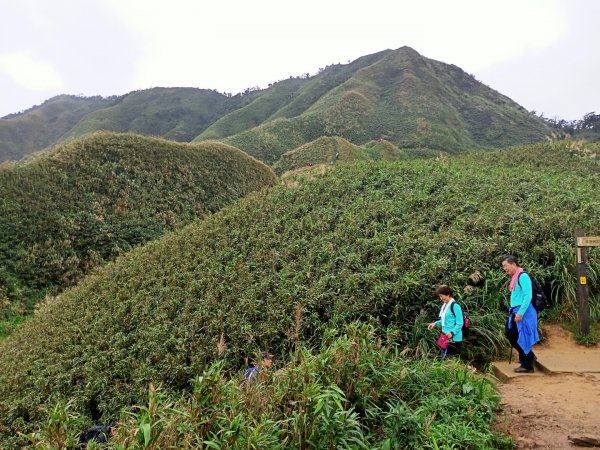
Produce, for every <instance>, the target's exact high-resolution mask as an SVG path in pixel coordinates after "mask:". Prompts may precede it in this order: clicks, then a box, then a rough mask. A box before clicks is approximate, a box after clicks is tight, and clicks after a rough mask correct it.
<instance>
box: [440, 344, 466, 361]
mask: <svg viewBox="0 0 600 450" xmlns="http://www.w3.org/2000/svg"><path fill="white" fill-rule="evenodd" d="M461 348H462V342H449V343H448V347H446V350H444V358H458V357H459V356H460V350H461Z"/></svg>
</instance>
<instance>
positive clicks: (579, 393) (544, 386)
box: [495, 325, 600, 450]
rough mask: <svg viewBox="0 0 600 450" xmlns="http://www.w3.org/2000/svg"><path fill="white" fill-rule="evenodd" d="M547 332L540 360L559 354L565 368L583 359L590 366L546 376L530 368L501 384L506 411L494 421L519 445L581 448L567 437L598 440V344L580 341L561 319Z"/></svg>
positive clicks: (538, 352)
mask: <svg viewBox="0 0 600 450" xmlns="http://www.w3.org/2000/svg"><path fill="white" fill-rule="evenodd" d="M543 332H544V337H545V338H544V341H543V342H542V343H540V344H538V345H536V347H535V348H534V351H535V353H536V355H537V356H538V360H539V361H540V362H542V361H543V360H544V355H547V358H546V359H547V360H548V359H550V356H551V355H552V356H553V357H554V358H556V356H557V355H559V357H560V359H561V364H560V365H561V367H565V368H567V369H565V370H570V369H568V368H569V367H571V368H575V369H576V368H577V367H583V366H582V364H584V365H586V366H587V368H585V369H583V370H581V371H579V370H577V371H575V370H574V371H568V372H567V371H565V372H561V371H557V372H554V371H552V372H551V373H549V374H545V375H543V376H531V375H529V374H527V375H522V376H518V377H515V378H512V379H511V380H510V381H508V382H505V383H502V384H500V385H499V386H500V393H501V396H502V401H501V404H502V407H503V412H502V413H500V414H499V415H498V416H497V418H496V423H495V427H496V428H497V429H498V431H502V432H505V433H508V434H510V435H511V436H512V437H513V439H514V440H515V442H516V443H517V448H518V449H527V448H537V449H548V450H555V449H556V450H559V449H573V448H583V447H578V446H577V445H574V444H573V443H572V442H571V441H570V440H569V437H573V438H581V437H590V438H593V439H598V440H600V367H597V368H596V367H595V365H597V364H596V363H595V361H597V360H598V359H597V358H598V357H599V356H600V347H598V346H595V347H584V346H581V345H577V344H576V343H575V342H574V340H573V338H572V336H571V333H570V332H568V331H566V330H564V329H563V328H562V327H560V326H559V325H546V326H544V327H543ZM591 360H593V361H594V362H593V364H592V367H591V368H590V361H591ZM515 367H517V365H516V364H515ZM599 442H600V441H599ZM588 448H589V447H588ZM596 448H598V447H596Z"/></svg>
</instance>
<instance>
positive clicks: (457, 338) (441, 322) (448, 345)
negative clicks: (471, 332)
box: [427, 284, 464, 358]
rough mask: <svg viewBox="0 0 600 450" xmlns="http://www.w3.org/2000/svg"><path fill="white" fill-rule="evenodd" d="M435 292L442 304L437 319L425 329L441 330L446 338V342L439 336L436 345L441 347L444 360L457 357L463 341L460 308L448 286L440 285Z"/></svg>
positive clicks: (462, 316) (462, 317)
mask: <svg viewBox="0 0 600 450" xmlns="http://www.w3.org/2000/svg"><path fill="white" fill-rule="evenodd" d="M435 292H436V294H437V295H438V296H439V298H440V300H441V301H442V303H443V304H442V308H441V309H440V316H439V319H438V320H437V321H435V322H431V323H430V324H428V325H427V328H428V329H430V330H431V329H433V328H434V327H439V328H441V329H442V334H444V335H445V337H446V338H447V342H446V339H445V338H444V336H440V340H438V345H440V346H441V347H442V351H443V356H444V358H446V357H454V356H459V355H460V350H461V347H462V340H463V335H462V326H463V322H464V315H463V312H462V308H461V307H460V305H459V304H458V303H457V302H456V301H455V300H454V297H453V294H454V292H453V291H452V288H451V287H450V286H448V285H446V284H442V285H441V286H438V288H437V289H436V290H435ZM453 304H454V305H453Z"/></svg>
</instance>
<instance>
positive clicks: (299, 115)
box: [197, 47, 551, 164]
mask: <svg viewBox="0 0 600 450" xmlns="http://www.w3.org/2000/svg"><path fill="white" fill-rule="evenodd" d="M369 56H370V58H369V59H366V57H365V58H361V59H360V60H357V61H355V62H353V63H350V64H348V65H337V66H332V67H329V68H328V69H327V70H324V71H323V72H321V73H319V74H317V75H315V76H314V77H313V78H311V79H310V80H309V82H307V83H305V84H302V85H300V86H299V87H298V90H297V92H296V93H295V95H294V96H292V100H290V101H294V99H295V98H298V99H300V98H302V99H304V101H305V102H306V101H307V100H308V99H310V103H309V104H308V105H306V107H305V108H304V109H298V110H296V109H295V110H294V114H291V113H290V111H289V110H287V109H285V108H282V110H281V111H280V112H279V111H278V112H273V114H272V115H271V116H270V117H269V118H268V119H266V120H265V119H264V118H263V117H264V114H261V112H262V103H259V101H260V100H261V99H260V98H259V99H256V100H254V102H251V103H249V104H248V105H247V106H245V107H244V116H245V117H246V120H245V121H244V123H245V124H247V125H250V126H246V129H245V130H240V131H238V132H237V134H234V135H231V134H228V133H220V131H221V130H234V129H236V128H235V127H234V122H235V123H237V122H236V121H237V115H235V114H232V115H229V116H224V117H223V118H221V119H219V121H217V122H215V124H214V125H212V126H211V127H209V128H208V129H207V130H206V131H205V132H204V133H203V134H201V135H200V136H198V138H197V139H205V138H211V139H213V138H221V139H225V141H226V142H227V143H229V144H231V145H234V146H235V147H238V148H241V149H242V150H244V151H246V152H248V153H249V154H251V155H253V156H255V157H256V158H258V159H260V160H261V161H265V162H266V163H268V164H273V163H274V162H275V161H277V160H278V159H279V157H280V156H281V155H282V154H283V153H285V152H287V151H289V150H292V149H295V148H297V147H299V146H301V145H303V144H305V143H307V142H310V141H313V140H315V139H316V138H318V137H320V136H340V137H343V138H345V139H347V140H349V141H350V142H352V143H354V144H356V145H362V144H365V143H366V142H369V141H371V140H378V139H382V138H383V139H386V140H388V141H390V142H392V143H394V144H395V145H397V146H399V147H401V148H421V147H425V148H430V149H436V150H444V151H448V152H457V151H461V150H467V149H473V148H478V147H483V148H498V147H505V146H509V145H517V144H526V143H532V142H537V141H540V140H543V139H544V137H545V136H546V135H549V134H550V131H551V130H550V128H549V127H548V126H547V125H546V124H545V123H544V122H543V121H542V120H541V119H540V118H538V117H536V116H534V115H532V114H530V113H528V112H527V111H526V110H525V109H524V108H523V107H521V106H519V105H518V104H517V103H515V102H514V101H512V100H511V99H509V98H508V97H506V96H504V95H502V94H500V93H498V92H496V91H494V90H493V89H491V88H489V87H488V86H486V85H484V84H482V83H480V82H479V81H477V80H476V79H475V78H473V77H472V76H471V75H468V74H467V73H465V72H464V71H463V70H462V69H460V68H459V67H457V66H454V65H449V64H445V63H442V62H440V61H435V60H432V59H429V58H425V57H423V56H421V55H420V54H419V53H417V52H416V51H414V50H413V49H411V48H409V47H402V48H399V49H397V50H393V51H392V50H389V51H385V52H380V53H377V54H375V55H369ZM358 62H364V63H362V64H358ZM342 74H343V77H342V76H341V75H342ZM332 79H335V80H337V83H335V84H332V83H331V81H330V80H332ZM315 86H321V87H322V86H328V89H327V90H325V91H319V92H318V95H315V94H311V95H304V94H305V93H306V92H308V91H309V90H310V89H313V88H314V87H315ZM255 104H256V105H255ZM236 114H237V112H236ZM250 117H254V118H255V120H254V121H253V120H250V119H249V118H250ZM230 122H232V123H230ZM217 127H218V129H217ZM237 129H238V130H239V127H238V128H237Z"/></svg>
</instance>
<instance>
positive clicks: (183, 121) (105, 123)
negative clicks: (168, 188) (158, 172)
mask: <svg viewBox="0 0 600 450" xmlns="http://www.w3.org/2000/svg"><path fill="white" fill-rule="evenodd" d="M252 95H255V94H252V93H251V94H249V95H248V96H242V95H237V96H234V97H227V96H225V95H224V94H220V93H218V92H216V91H212V90H208V89H195V88H153V89H146V90H141V91H135V92H131V93H130V94H127V95H125V96H123V97H122V98H121V99H120V100H119V101H118V102H117V103H115V104H114V105H113V106H111V107H109V108H104V109H101V110H98V111H96V112H94V113H93V114H89V115H88V116H86V117H85V118H84V119H83V120H82V121H81V122H80V123H78V124H77V126H75V127H74V128H73V129H72V130H70V131H69V132H68V133H67V134H65V136H63V140H65V139H70V138H73V137H79V136H82V135H84V134H86V133H90V132H93V131H98V130H109V131H118V132H132V133H137V134H145V135H152V136H160V137H163V138H166V139H170V140H174V141H183V142H189V141H191V140H192V139H193V138H194V137H195V136H197V135H198V134H199V133H201V132H202V131H203V130H204V129H205V128H206V127H207V126H208V125H210V124H211V123H213V122H214V121H215V120H217V119H218V118H219V117H221V116H222V115H224V114H227V113H228V112H230V111H232V110H235V109H237V108H239V107H241V106H242V105H244V104H245V103H246V102H247V101H250V99H251V98H252Z"/></svg>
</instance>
